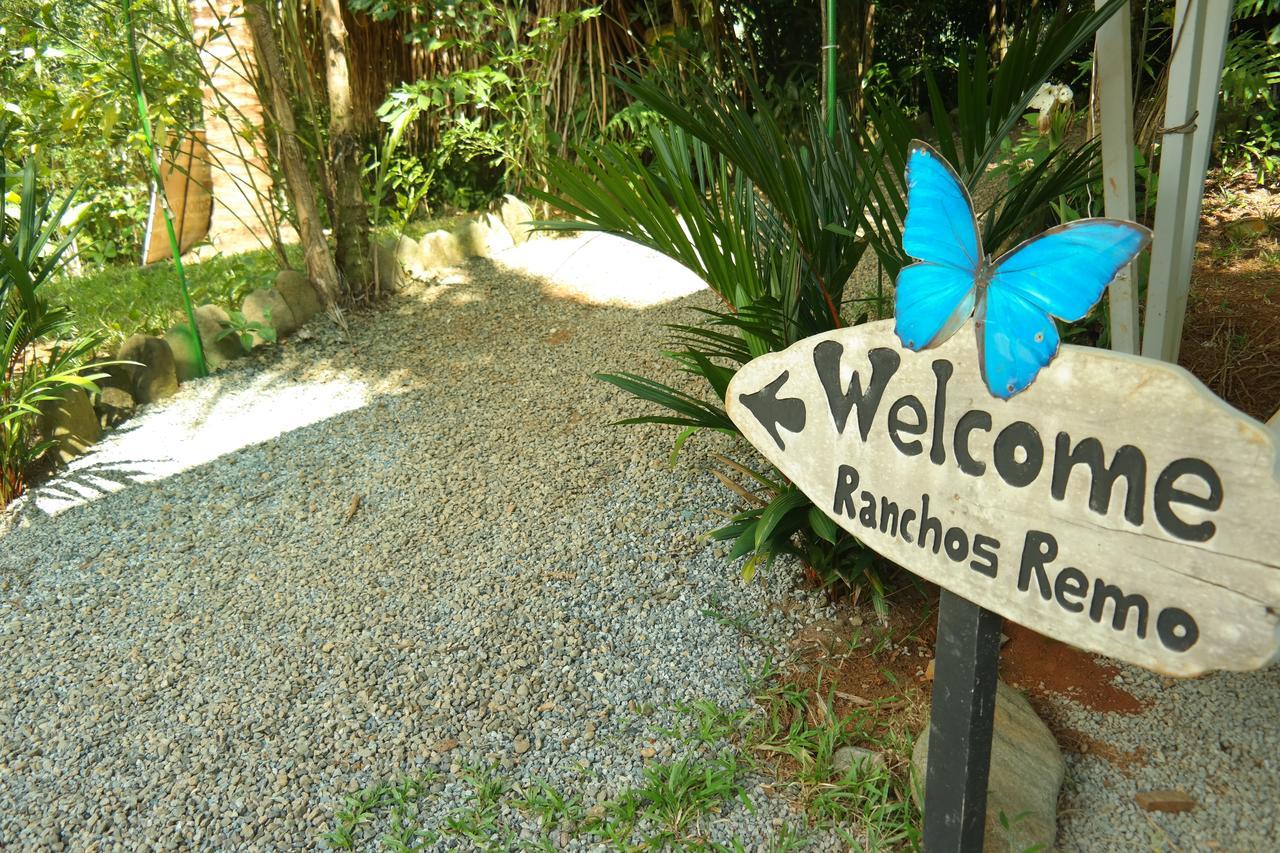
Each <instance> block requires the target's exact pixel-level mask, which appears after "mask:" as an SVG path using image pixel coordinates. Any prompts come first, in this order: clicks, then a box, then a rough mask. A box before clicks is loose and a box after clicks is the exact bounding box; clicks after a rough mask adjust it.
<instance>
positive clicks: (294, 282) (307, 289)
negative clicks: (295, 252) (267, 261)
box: [276, 270, 324, 326]
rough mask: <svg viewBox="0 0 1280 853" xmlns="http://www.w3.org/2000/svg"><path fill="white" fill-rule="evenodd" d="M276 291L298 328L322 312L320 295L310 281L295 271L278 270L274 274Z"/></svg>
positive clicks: (322, 306)
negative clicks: (287, 307)
mask: <svg viewBox="0 0 1280 853" xmlns="http://www.w3.org/2000/svg"><path fill="white" fill-rule="evenodd" d="M276 290H277V291H278V292H279V294H280V295H281V296H282V297H284V301H285V303H286V304H287V305H288V306H289V310H290V311H291V312H292V313H293V321H294V323H296V324H297V325H298V326H302V325H305V324H306V323H307V322H308V321H309V320H310V319H311V318H312V317H314V316H316V315H317V314H319V313H320V312H321V311H323V310H324V305H323V304H322V303H321V302H320V295H319V294H318V293H316V288H315V285H313V284H312V283H311V280H310V279H309V278H307V277H306V276H305V275H303V274H302V273H300V272H298V271H297V270H280V272H278V273H276Z"/></svg>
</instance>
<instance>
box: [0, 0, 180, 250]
mask: <svg viewBox="0 0 1280 853" xmlns="http://www.w3.org/2000/svg"><path fill="white" fill-rule="evenodd" d="M177 11H180V12H181V14H182V15H184V16H185V15H186V14H187V12H186V7H185V4H181V5H175V0H136V2H135V3H134V13H133V14H134V16H135V18H137V20H138V22H139V25H140V26H141V28H142V29H143V30H144V32H145V37H144V38H143V39H142V40H141V42H140V51H139V60H140V63H141V65H142V74H143V76H144V78H145V79H146V80H147V81H148V95H149V106H150V110H151V121H152V124H153V125H154V126H155V127H156V128H157V134H158V135H159V136H162V137H163V136H165V134H166V133H167V132H169V131H173V132H174V133H173V134H172V139H171V140H170V141H176V140H177V134H178V133H181V132H185V131H186V130H188V129H190V128H192V127H195V126H198V125H199V124H200V76H199V63H198V62H197V61H196V55H195V52H194V51H193V50H192V49H191V48H190V45H188V44H186V43H184V42H182V41H181V40H180V38H179V37H178V34H177V33H176V32H175V31H174V29H173V28H172V27H171V26H168V25H167V24H166V25H162V22H164V21H167V20H169V18H170V17H171V16H172V15H174V14H176V13H177ZM0 42H3V45H4V48H5V49H4V50H3V51H0V109H3V111H4V114H5V116H6V119H7V121H8V122H9V123H10V133H9V135H8V137H7V140H6V142H5V150H4V152H3V154H4V155H5V156H7V157H8V159H9V160H10V161H13V162H22V161H23V160H25V159H26V158H27V157H31V158H33V161H34V163H35V167H36V169H37V172H38V176H39V178H40V180H41V181H42V182H43V183H44V184H45V185H46V186H49V187H51V188H52V190H53V192H54V193H55V194H56V195H57V196H58V197H59V198H66V197H67V196H68V195H69V194H70V193H71V192H72V191H73V190H75V191H77V192H78V197H79V198H80V199H81V200H82V201H83V202H85V205H84V206H83V207H82V218H83V220H84V225H83V228H82V229H81V230H80V232H79V234H78V235H77V239H76V245H75V252H74V254H75V255H77V256H78V260H79V261H81V262H83V263H84V264H86V265H88V266H97V265H101V264H106V263H116V262H125V263H137V262H138V258H139V255H140V251H141V249H140V247H141V245H142V238H143V230H144V228H145V226H146V217H147V207H148V204H149V201H150V196H149V193H148V189H147V188H148V187H149V186H150V179H149V176H148V175H147V171H146V162H147V161H146V156H147V155H146V151H147V146H146V141H145V140H144V139H143V137H142V133H141V124H140V121H139V118H138V110H137V106H136V105H135V103H134V100H133V90H132V88H131V87H130V85H129V76H128V75H129V53H128V45H127V43H126V40H125V38H124V36H123V26H122V23H121V20H120V8H119V5H118V4H112V3H103V2H98V0H58V2H56V3H55V2H51V0H4V3H0Z"/></svg>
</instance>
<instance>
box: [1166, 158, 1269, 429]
mask: <svg viewBox="0 0 1280 853" xmlns="http://www.w3.org/2000/svg"><path fill="white" fill-rule="evenodd" d="M1178 360H1179V363H1180V364H1181V365H1182V366H1183V367H1185V368H1187V369H1188V370H1190V371H1191V372H1192V373H1194V374H1195V375H1196V376H1197V377H1198V378H1199V379H1200V381H1202V382H1204V383H1205V384H1206V385H1208V386H1209V388H1210V389H1211V390H1212V391H1213V392H1214V393H1216V394H1217V395H1218V396H1220V397H1222V398H1223V399H1224V400H1226V401H1227V402H1228V403H1230V404H1231V405H1233V406H1235V407H1236V408H1238V409H1240V410H1241V411H1243V412H1246V413H1248V414H1250V415H1252V416H1253V417H1255V418H1258V419H1259V420H1262V421H1266V420H1267V419H1269V418H1270V417H1271V416H1272V415H1273V414H1275V412H1276V410H1277V409H1280V195H1276V194H1274V193H1271V192H1268V191H1267V190H1265V189H1261V188H1259V187H1257V186H1256V185H1255V184H1253V182H1252V179H1251V178H1249V177H1248V176H1245V177H1244V178H1241V179H1239V180H1237V181H1236V182H1235V183H1233V184H1230V185H1217V186H1215V187H1213V188H1212V189H1211V190H1210V191H1209V192H1208V193H1207V194H1206V196H1205V204H1204V215H1203V216H1202V218H1201V221H1200V239H1199V241H1198V242H1197V244H1196V260H1195V266H1194V268H1193V271H1192V280H1191V293H1190V295H1189V297H1188V300H1187V317H1186V321H1185V326H1184V328H1183V336H1182V349H1181V352H1180V355H1179V359H1178Z"/></svg>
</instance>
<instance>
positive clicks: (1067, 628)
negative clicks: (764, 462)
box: [727, 321, 1280, 676]
mask: <svg viewBox="0 0 1280 853" xmlns="http://www.w3.org/2000/svg"><path fill="white" fill-rule="evenodd" d="M973 341H974V339H973V331H972V329H962V330H961V331H960V332H958V333H957V334H955V335H953V336H952V337H951V338H950V339H949V340H948V341H947V342H946V343H944V344H942V345H941V346H939V347H937V348H935V349H931V350H925V351H923V352H912V351H910V350H907V349H905V348H903V347H902V346H901V345H900V344H899V342H898V339H897V337H896V335H895V334H894V331H893V324H892V321H883V322H878V323H869V324H865V325H862V326H857V327H853V328H847V329H840V330H837V331H834V332H828V333H826V334H822V335H817V336H814V337H811V338H807V339H805V340H803V341H800V342H799V343H797V344H795V345H794V346H792V347H791V348H789V349H787V350H785V351H783V352H778V353H770V354H768V355H764V356H761V357H760V358H757V359H756V360H754V361H752V362H751V363H750V364H747V365H746V366H745V367H743V368H742V369H741V370H740V371H739V372H738V374H737V376H735V377H734V379H733V382H732V383H731V384H730V385H729V391H728V394H727V401H728V412H729V415H730V417H732V419H733V421H734V423H736V424H737V425H738V427H739V428H740V429H741V430H742V432H743V434H744V435H745V436H746V437H747V439H748V440H749V441H750V442H751V443H752V444H753V445H755V446H756V447H757V448H758V449H759V450H760V451H761V452H763V453H764V455H765V456H766V457H767V458H768V459H769V460H770V461H771V462H772V463H773V464H774V465H776V466H777V467H778V469H779V470H780V471H782V473H783V474H785V475H786V476H787V477H788V478H790V479H791V480H792V482H794V483H795V484H796V485H797V486H798V487H799V488H800V489H801V490H802V491H804V493H805V494H806V495H808V496H809V498H810V499H811V500H812V501H813V502H814V504H816V505H817V506H818V507H819V508H821V509H822V510H823V511H824V512H826V513H827V514H828V515H829V516H831V518H833V519H834V520H835V521H836V522H837V523H838V524H840V525H841V526H842V527H843V528H844V529H845V530H848V531H849V532H850V533H852V534H853V535H854V536H856V537H857V538H858V539H859V540H861V541H862V542H863V543H864V544H865V545H867V546H868V547H869V548H871V549H872V550H874V551H876V552H877V553H879V554H881V555H883V556H885V557H887V558H888V559H890V560H893V561H894V562H896V563H898V564H900V565H902V566H904V567H905V568H907V569H909V570H911V571H912V572H914V573H916V574H917V575H919V576H920V577H923V578H925V579H927V580H930V581H932V582H934V583H936V584H938V585H939V586H941V587H944V588H946V589H948V590H951V591H952V592H955V593H957V594H958V595H960V596H963V597H964V598H965V599H968V600H969V601H972V602H974V603H975V604H978V605H981V606H982V607H984V608H987V609H988V610H992V611H994V612H996V613H998V614H1000V615H1002V616H1004V617H1007V618H1009V619H1012V620H1013V621H1015V622H1018V623H1019V624H1022V625H1025V626H1027V627H1029V628H1032V629H1034V630H1036V631H1039V632H1040V633H1043V634H1046V635H1048V636H1051V637H1054V638H1056V639H1059V640H1062V641H1064V642H1067V643H1071V644H1072V645H1075V646H1079V647H1081V648H1084V649H1088V650H1089V651H1093V652H1099V653H1101V654H1105V655H1109V656H1111V657H1114V658H1118V659H1120V660H1124V661H1128V662H1130V663H1134V664H1137V665H1139V666H1143V667H1146V668H1148V669H1152V670H1155V671H1157V672H1162V673H1166V674H1169V675H1179V676H1191V675H1197V674H1199V673H1202V672H1206V671H1208V670H1214V669H1230V670H1247V669H1255V668H1258V667H1261V666H1263V665H1265V664H1266V663H1268V662H1269V661H1271V660H1272V659H1274V658H1275V657H1276V655H1277V650H1278V649H1280V633H1278V632H1280V476H1278V468H1277V464H1278V461H1277V440H1276V435H1275V433H1273V432H1272V431H1271V430H1269V429H1267V428H1266V427H1265V426H1264V425H1263V424H1261V423H1259V422H1258V421H1255V420H1253V419H1252V418H1250V417H1248V416H1246V415H1244V414H1242V413H1240V412H1238V411H1236V410H1235V409H1232V408H1231V407H1230V406H1227V405H1226V404H1225V403H1223V402H1222V401H1221V400H1219V399H1218V398H1217V397H1215V396H1214V395H1213V394H1212V393H1211V392H1209V391H1208V390H1207V389H1206V388H1205V387H1204V386H1203V385H1201V384H1200V382H1199V381H1197V380H1196V379H1195V378H1193V377H1192V376H1191V375H1190V374H1189V373H1187V372H1186V371H1185V370H1183V369H1181V368H1179V367H1176V366H1173V365H1169V364H1165V363H1162V362H1156V361H1150V360H1146V359H1142V358H1138V357H1135V356H1130V355H1125V354H1121V353H1114V352H1109V351H1106V350H1099V349H1091V348H1085V347H1075V346H1064V347H1063V348H1062V351H1061V352H1060V353H1059V354H1058V357H1057V358H1056V359H1054V361H1053V362H1052V363H1051V364H1050V365H1049V366H1048V367H1046V368H1044V370H1043V371H1042V372H1041V374H1040V375H1039V377H1038V379H1037V380H1036V382H1035V384H1034V385H1033V386H1031V387H1030V388H1029V389H1028V390H1026V391H1025V392H1023V393H1022V394H1019V395H1017V396H1015V397H1013V398H1012V399H1010V400H1000V399H997V398H994V397H992V396H991V394H990V393H989V392H988V391H987V389H986V387H985V385H984V384H983V381H982V377H981V375H980V371H979V366H978V361H977V350H976V347H975V346H974V343H973Z"/></svg>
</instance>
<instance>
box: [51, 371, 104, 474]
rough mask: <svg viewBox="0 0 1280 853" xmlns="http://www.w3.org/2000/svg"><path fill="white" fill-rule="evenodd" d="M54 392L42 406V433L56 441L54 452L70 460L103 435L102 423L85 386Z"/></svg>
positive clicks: (60, 459) (57, 455)
mask: <svg viewBox="0 0 1280 853" xmlns="http://www.w3.org/2000/svg"><path fill="white" fill-rule="evenodd" d="M52 396H53V398H54V399H52V400H45V401H44V402H43V403H41V404H40V406H39V408H40V419H39V423H38V428H39V433H40V436H41V438H43V439H46V440H51V441H53V442H54V446H53V448H52V450H51V452H52V453H53V454H54V455H55V456H56V457H57V458H58V460H59V461H61V462H63V463H66V462H70V461H71V460H72V459H74V458H76V457H77V456H79V455H80V454H81V453H84V452H85V451H86V450H88V449H89V446H90V445H92V444H93V443H94V442H95V441H97V440H98V438H99V437H100V436H101V435H102V427H101V426H100V425H99V423H98V415H97V413H96V412H95V411H94V410H93V403H91V402H90V401H89V395H88V394H86V393H85V392H84V390H83V389H81V388H77V387H75V386H69V387H66V388H63V389H62V390H60V391H57V392H55V393H54V394H53V395H52Z"/></svg>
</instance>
